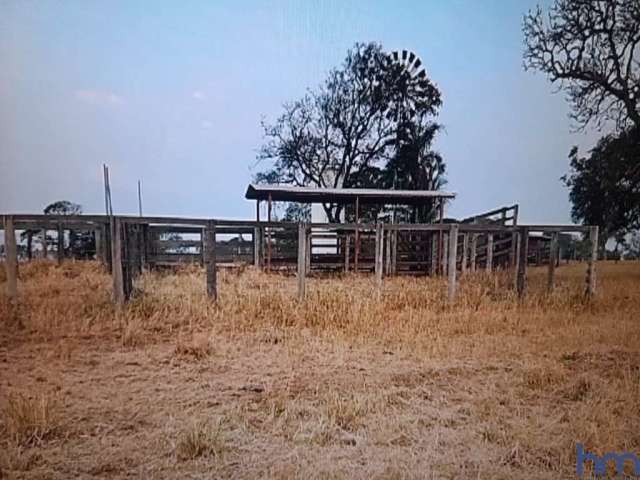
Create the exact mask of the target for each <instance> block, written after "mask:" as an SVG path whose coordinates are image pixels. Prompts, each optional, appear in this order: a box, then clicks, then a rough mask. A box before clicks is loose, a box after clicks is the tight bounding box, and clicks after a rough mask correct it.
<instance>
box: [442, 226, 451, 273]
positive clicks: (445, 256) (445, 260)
mask: <svg viewBox="0 0 640 480" xmlns="http://www.w3.org/2000/svg"><path fill="white" fill-rule="evenodd" d="M441 233H442V237H443V240H442V245H443V248H442V258H441V262H440V272H442V275H447V272H448V271H449V243H450V242H449V235H450V232H447V233H444V232H441Z"/></svg>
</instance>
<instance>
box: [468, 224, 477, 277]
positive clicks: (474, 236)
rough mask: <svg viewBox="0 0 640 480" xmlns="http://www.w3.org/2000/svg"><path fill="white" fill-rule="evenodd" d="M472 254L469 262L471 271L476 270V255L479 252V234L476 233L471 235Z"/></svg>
mask: <svg viewBox="0 0 640 480" xmlns="http://www.w3.org/2000/svg"><path fill="white" fill-rule="evenodd" d="M470 253H471V255H470V257H471V258H470V260H469V263H470V264H471V265H470V266H471V271H472V272H475V271H476V256H477V254H478V234H477V233H474V234H472V235H471V252H470Z"/></svg>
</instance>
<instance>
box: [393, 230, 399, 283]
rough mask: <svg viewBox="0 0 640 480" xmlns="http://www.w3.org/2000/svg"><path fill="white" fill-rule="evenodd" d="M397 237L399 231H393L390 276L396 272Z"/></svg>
mask: <svg viewBox="0 0 640 480" xmlns="http://www.w3.org/2000/svg"><path fill="white" fill-rule="evenodd" d="M398 235H400V232H399V230H393V232H392V233H391V274H392V275H395V274H396V273H397V272H398Z"/></svg>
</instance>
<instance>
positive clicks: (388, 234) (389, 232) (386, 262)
mask: <svg viewBox="0 0 640 480" xmlns="http://www.w3.org/2000/svg"><path fill="white" fill-rule="evenodd" d="M392 235H393V230H387V231H386V235H385V236H384V238H385V252H386V257H385V259H384V269H385V272H386V274H387V275H391V273H392V272H391V236H392Z"/></svg>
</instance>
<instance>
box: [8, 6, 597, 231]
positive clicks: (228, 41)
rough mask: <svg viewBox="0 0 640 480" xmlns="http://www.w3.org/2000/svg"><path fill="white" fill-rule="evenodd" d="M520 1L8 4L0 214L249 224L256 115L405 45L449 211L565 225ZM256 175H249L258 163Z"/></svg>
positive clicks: (557, 149)
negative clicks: (64, 207)
mask: <svg viewBox="0 0 640 480" xmlns="http://www.w3.org/2000/svg"><path fill="white" fill-rule="evenodd" d="M535 3H536V2H534V1H525V0H523V1H515V0H514V1H508V0H503V1H486V2H476V1H447V2H445V1H416V2H398V1H388V2H371V1H361V2H356V1H333V0H332V1H308V2H303V1H274V2H252V1H229V2H223V1H218V2H212V1H202V2H195V1H188V2H134V1H127V2H116V1H101V2H98V1H72V0H67V1H64V2H54V1H41V2H35V1H15V2H13V1H9V0H5V1H3V2H2V3H1V4H0V172H1V173H0V211H2V212H7V211H12V212H38V211H41V209H42V208H43V207H44V206H45V205H46V204H47V203H49V202H51V201H54V200H59V199H68V200H72V201H76V202H78V203H81V204H82V205H83V207H84V209H85V211H86V212H87V213H93V212H96V213H101V212H102V211H103V210H104V199H103V198H104V197H103V190H102V164H103V163H107V164H108V165H110V168H111V176H112V178H111V181H112V188H113V204H114V209H115V211H116V212H117V213H135V212H136V211H137V193H136V182H137V179H138V178H141V179H142V182H143V191H144V211H145V213H146V214H159V215H190V216H208V217H221V218H222V217H224V218H251V217H252V216H253V215H254V206H253V205H252V204H251V203H250V202H248V201H246V200H244V191H245V188H246V185H247V183H248V182H249V181H250V179H251V177H252V175H253V173H255V171H256V166H255V162H256V161H255V155H256V150H257V148H258V147H259V146H260V144H261V141H262V132H261V128H260V121H261V119H262V118H263V117H264V118H266V119H267V120H269V119H271V120H273V119H275V118H276V116H277V115H278V114H279V113H280V111H281V105H282V103H283V102H285V101H288V100H293V99H296V98H298V97H300V96H301V95H302V94H303V93H304V91H305V89H306V88H308V87H314V86H316V85H318V84H319V83H320V82H321V81H322V79H323V78H324V75H325V74H326V72H327V71H328V70H329V69H330V68H331V67H333V66H335V65H338V64H339V63H340V62H341V61H342V59H343V58H344V55H345V52H346V50H347V49H348V48H349V47H351V46H352V45H353V44H354V43H355V42H357V41H360V42H366V41H377V42H380V43H381V44H382V45H383V47H384V48H385V49H388V50H396V49H402V48H407V49H410V50H413V51H415V52H416V53H418V54H419V55H420V56H421V58H422V60H423V61H424V63H425V64H426V67H427V72H428V74H429V76H430V77H431V78H432V79H433V81H434V82H435V83H436V84H437V85H438V86H439V88H440V89H441V91H442V93H443V100H444V104H443V108H442V111H441V114H440V116H439V121H440V122H441V123H443V124H444V126H445V132H444V133H443V134H442V135H441V136H440V138H439V139H438V140H437V143H436V149H438V150H439V151H440V152H441V153H442V155H443V156H444V158H445V160H446V162H447V167H448V180H449V185H448V189H449V190H453V191H456V192H458V198H457V199H456V200H455V202H454V203H453V204H452V205H451V207H450V209H449V213H450V214H451V215H458V216H466V215H470V214H473V213H477V212H480V211H483V210H488V209H491V208H494V207H498V206H503V205H507V204H511V203H516V202H517V203H520V205H521V207H520V211H521V217H522V219H523V220H524V221H528V222H540V223H541V222H568V221H569V203H568V199H567V191H566V189H565V188H564V187H563V186H562V184H561V183H560V181H559V177H560V176H561V175H562V174H563V173H565V171H566V169H567V154H568V152H569V149H570V148H571V146H572V145H575V144H577V145H580V146H581V147H582V148H583V149H584V148H588V147H590V146H591V145H592V144H593V143H594V141H595V139H597V137H598V136H599V133H598V132H595V131H587V132H586V133H572V132H571V124H570V121H569V119H568V117H567V113H568V107H567V105H566V103H565V101H564V98H563V95H562V94H554V93H553V87H552V86H551V85H550V84H549V83H548V82H547V81H546V79H545V78H544V77H543V76H541V75H539V74H537V75H536V74H533V73H531V72H524V71H523V69H522V33H521V20H522V15H523V14H524V13H525V12H526V11H527V10H528V9H529V8H532V7H533V6H534V5H535ZM258 168H259V166H258Z"/></svg>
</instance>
